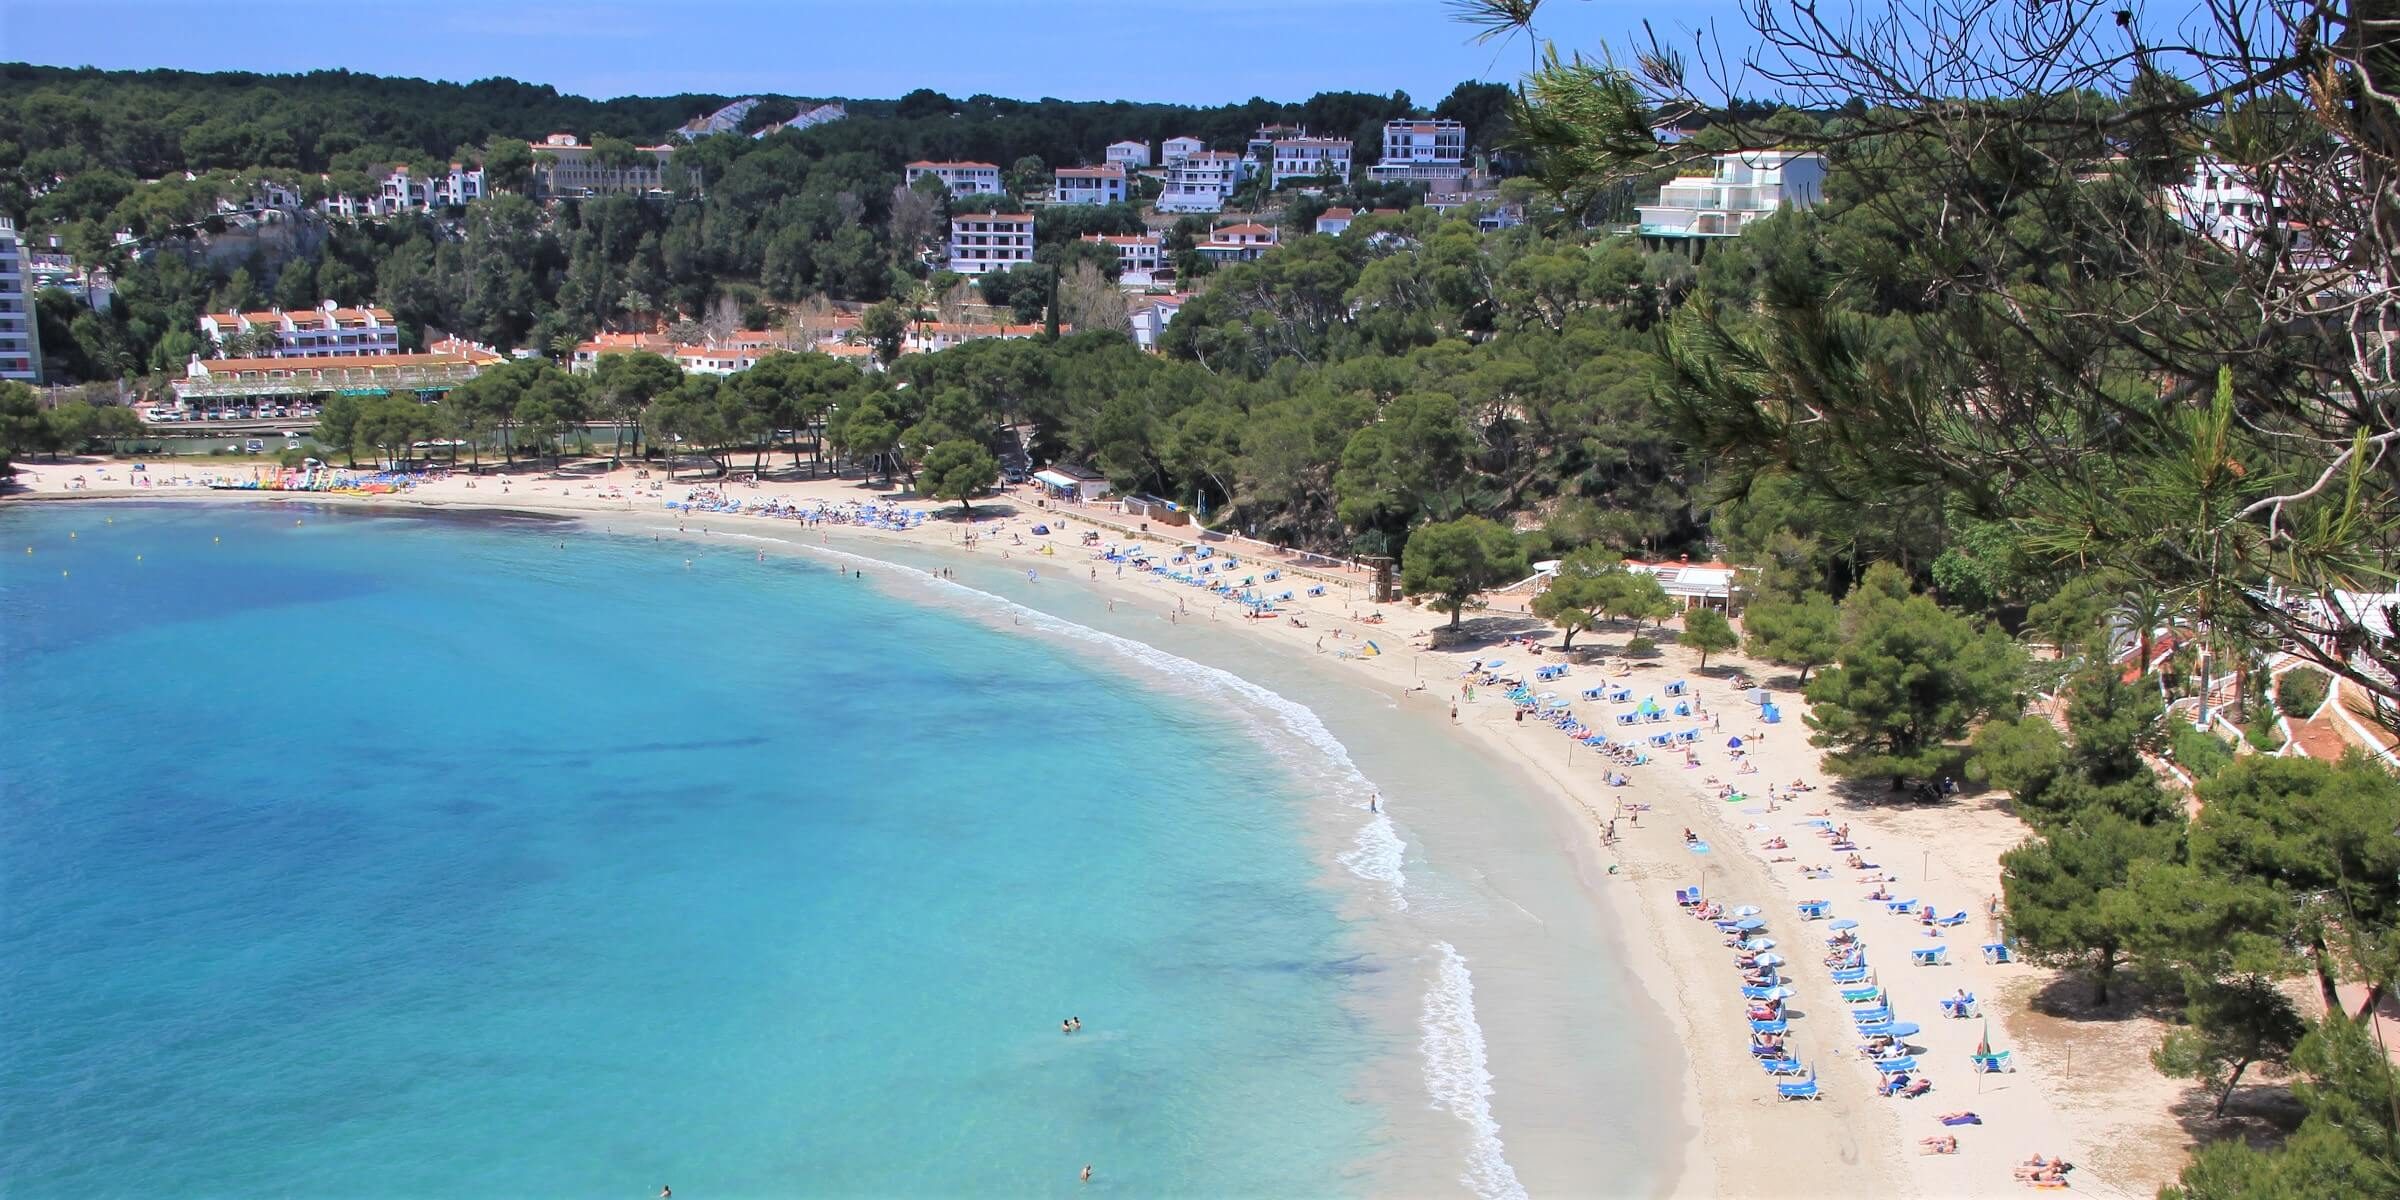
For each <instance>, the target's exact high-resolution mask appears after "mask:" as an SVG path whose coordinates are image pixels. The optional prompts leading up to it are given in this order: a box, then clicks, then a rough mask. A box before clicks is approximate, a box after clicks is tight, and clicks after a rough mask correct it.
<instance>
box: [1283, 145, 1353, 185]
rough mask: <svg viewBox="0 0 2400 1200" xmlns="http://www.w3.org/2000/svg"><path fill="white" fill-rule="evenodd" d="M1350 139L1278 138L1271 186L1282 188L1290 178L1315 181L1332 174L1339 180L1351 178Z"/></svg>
mask: <svg viewBox="0 0 2400 1200" xmlns="http://www.w3.org/2000/svg"><path fill="white" fill-rule="evenodd" d="M1350 150H1351V147H1350V139H1348V138H1326V137H1296V138H1278V139H1276V140H1275V143H1274V151H1275V153H1274V156H1273V158H1272V159H1270V160H1269V164H1268V168H1269V171H1270V172H1271V173H1270V174H1269V175H1268V177H1267V185H1268V186H1269V187H1282V186H1283V183H1284V181H1285V180H1287V179H1311V178H1315V177H1317V176H1321V175H1330V176H1333V177H1334V178H1337V179H1348V178H1350Z"/></svg>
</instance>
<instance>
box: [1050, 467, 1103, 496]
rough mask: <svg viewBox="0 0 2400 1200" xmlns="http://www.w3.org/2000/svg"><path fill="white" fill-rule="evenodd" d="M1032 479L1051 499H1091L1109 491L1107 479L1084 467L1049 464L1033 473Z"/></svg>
mask: <svg viewBox="0 0 2400 1200" xmlns="http://www.w3.org/2000/svg"><path fill="white" fill-rule="evenodd" d="M1033 481H1034V482H1035V483H1038V484H1040V485H1042V490H1043V491H1045V492H1048V493H1050V498H1051V499H1053V500H1077V501H1086V502H1088V501H1092V500H1097V499H1099V498H1100V497H1102V496H1105V495H1107V494H1108V492H1109V486H1108V479H1107V478H1106V477H1105V476H1103V475H1101V474H1100V473H1099V472H1097V471H1094V470H1090V469H1089V468H1085V467H1061V466H1051V467H1044V468H1043V469H1041V470H1039V471H1036V472H1034V473H1033Z"/></svg>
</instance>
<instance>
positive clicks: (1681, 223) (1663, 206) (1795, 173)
mask: <svg viewBox="0 0 2400 1200" xmlns="http://www.w3.org/2000/svg"><path fill="white" fill-rule="evenodd" d="M1716 159H1717V169H1716V173H1715V174H1713V175H1686V176H1682V177H1679V178H1677V179H1674V180H1672V181H1670V182H1669V183H1668V184H1667V185H1666V186H1665V187H1663V188H1660V189H1659V192H1658V203H1656V204H1644V205H1641V206H1639V208H1638V210H1637V211H1639V212H1640V213H1641V218H1642V219H1641V224H1640V225H1638V226H1636V227H1635V229H1634V232H1636V233H1639V234H1640V235H1641V236H1643V237H1645V238H1717V237H1736V236H1739V235H1740V234H1741V232H1742V230H1743V229H1745V228H1747V227H1748V226H1749V225H1750V223H1751V222H1753V221H1757V220H1759V219H1761V218H1764V217H1769V216H1773V215H1774V214H1775V212H1776V210H1778V209H1780V208H1782V207H1783V206H1784V205H1786V204H1789V205H1791V206H1792V207H1794V208H1808V207H1811V206H1813V205H1815V204H1816V203H1817V202H1818V201H1820V200H1822V199H1824V194H1825V158H1824V156H1823V155H1820V154H1812V153H1806V152H1802V151H1793V150H1739V151H1736V152H1734V153H1732V154H1720V155H1717V156H1716Z"/></svg>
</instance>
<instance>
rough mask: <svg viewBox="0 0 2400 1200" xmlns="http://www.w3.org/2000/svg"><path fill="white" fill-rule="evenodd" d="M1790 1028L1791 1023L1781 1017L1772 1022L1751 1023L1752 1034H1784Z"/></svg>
mask: <svg viewBox="0 0 2400 1200" xmlns="http://www.w3.org/2000/svg"><path fill="white" fill-rule="evenodd" d="M1789 1028H1791V1024H1790V1022H1787V1021H1785V1020H1783V1019H1782V1018H1780V1017H1778V1018H1776V1019H1775V1020H1772V1021H1752V1022H1750V1032H1752V1033H1782V1032H1783V1031H1784V1030H1786V1029H1789Z"/></svg>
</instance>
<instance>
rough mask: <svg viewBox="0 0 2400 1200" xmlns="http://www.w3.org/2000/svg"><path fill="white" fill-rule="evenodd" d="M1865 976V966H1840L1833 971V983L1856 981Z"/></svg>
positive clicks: (1861, 979)
mask: <svg viewBox="0 0 2400 1200" xmlns="http://www.w3.org/2000/svg"><path fill="white" fill-rule="evenodd" d="M1866 977H1867V969H1866V968H1865V967H1841V968H1838V969H1836V970H1835V971H1834V973H1833V981H1834V982H1835V983H1858V982H1861V981H1863V980H1864V979H1866Z"/></svg>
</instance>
